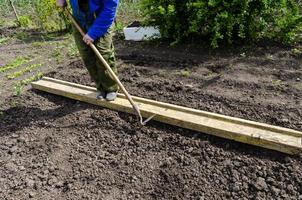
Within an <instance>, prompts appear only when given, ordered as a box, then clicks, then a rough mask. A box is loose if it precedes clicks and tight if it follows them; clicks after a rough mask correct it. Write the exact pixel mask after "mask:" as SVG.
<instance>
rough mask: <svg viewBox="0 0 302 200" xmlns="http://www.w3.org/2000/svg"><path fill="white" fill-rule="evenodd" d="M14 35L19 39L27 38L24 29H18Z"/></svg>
mask: <svg viewBox="0 0 302 200" xmlns="http://www.w3.org/2000/svg"><path fill="white" fill-rule="evenodd" d="M15 37H16V38H17V39H19V40H25V39H26V38H28V37H29V36H28V33H27V32H25V31H19V32H17V33H16V34H15Z"/></svg>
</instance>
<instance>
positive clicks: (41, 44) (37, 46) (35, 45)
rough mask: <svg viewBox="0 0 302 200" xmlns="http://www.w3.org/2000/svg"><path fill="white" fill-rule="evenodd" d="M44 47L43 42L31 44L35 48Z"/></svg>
mask: <svg viewBox="0 0 302 200" xmlns="http://www.w3.org/2000/svg"><path fill="white" fill-rule="evenodd" d="M43 45H44V43H43V42H33V43H32V46H33V47H35V48H41V47H42V46H43Z"/></svg>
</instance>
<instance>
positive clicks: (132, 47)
mask: <svg viewBox="0 0 302 200" xmlns="http://www.w3.org/2000/svg"><path fill="white" fill-rule="evenodd" d="M116 48H117V57H118V65H119V69H120V74H119V76H120V78H121V80H122V82H123V83H125V86H126V88H127V89H128V90H129V91H130V93H131V94H134V95H137V96H143V97H147V98H150V99H155V100H160V101H164V102H169V103H174V104H178V105H184V106H187V107H192V108H197V109H202V110H207V111H211V112H216V113H222V114H226V115H230V116H235V117H241V118H245V119H250V120H255V121H259V122H265V123H269V124H274V125H278V126H283V127H288V128H293V129H296V130H300V131H301V130H302V102H301V97H302V93H301V92H302V82H301V79H302V66H301V57H300V55H297V51H294V52H293V51H292V50H291V49H290V48H286V47H279V46H269V47H267V46H263V47H262V46H260V47H255V48H246V49H243V48H238V49H237V50H236V49H235V50H234V49H233V50H228V51H226V49H222V50H220V51H218V52H215V53H208V51H207V50H201V49H198V50H195V51H192V50H188V47H183V48H175V49H173V48H166V47H164V46H163V45H161V44H159V45H158V46H152V45H150V44H140V43H132V42H122V41H118V42H117V44H116ZM296 48H298V47H296ZM48 76H52V77H55V78H59V79H63V80H68V81H72V82H76V83H81V84H85V85H93V83H92V82H91V81H90V78H89V76H88V74H87V72H86V70H85V69H84V67H83V64H82V62H81V61H80V60H77V61H75V62H70V64H69V65H67V66H66V65H62V66H59V67H58V68H57V69H56V71H54V72H51V73H49V74H48ZM0 130H1V135H0V136H1V140H0V148H1V151H0V169H1V170H0V188H1V190H0V197H1V199H28V198H32V199H55V198H56V199H302V157H301V155H298V156H288V155H285V154H281V153H278V152H274V151H270V150H266V149H262V148H258V147H255V146H250V145H246V144H241V143H237V142H233V141H230V140H224V139H221V138H217V137H213V136H209V135H206V134H200V133H197V132H194V131H190V130H186V129H181V128H177V127H174V126H169V125H165V124H161V123H157V122H150V123H149V124H148V125H147V126H144V127H140V126H139V125H138V124H137V119H136V117H135V116H132V115H128V114H125V113H120V112H115V111H111V110H107V109H103V108H100V107H97V106H93V105H89V104H85V103H81V102H77V101H74V100H69V99H65V98H63V97H59V96H55V95H51V94H46V93H42V92H39V91H34V90H29V91H27V92H26V93H24V94H23V95H22V96H21V97H10V98H8V99H6V101H5V103H3V105H2V113H1V121H0Z"/></svg>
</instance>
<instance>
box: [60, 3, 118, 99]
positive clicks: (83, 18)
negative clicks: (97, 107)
mask: <svg viewBox="0 0 302 200" xmlns="http://www.w3.org/2000/svg"><path fill="white" fill-rule="evenodd" d="M57 5H58V6H59V7H61V8H64V7H66V0H57ZM70 5H71V8H72V13H73V16H74V18H75V20H76V21H77V22H78V23H79V24H80V26H81V27H82V28H83V30H84V32H85V33H86V35H85V36H84V37H82V36H81V34H80V33H79V32H78V31H77V30H76V28H75V27H73V35H74V38H75V42H76V45H77V47H78V49H79V52H80V54H81V57H82V59H83V61H84V64H85V66H86V68H87V70H88V72H89V74H90V76H91V78H92V79H93V81H94V82H95V84H96V88H97V90H98V93H97V98H98V99H101V100H104V99H106V100H107V101H113V100H114V99H115V98H116V97H117V90H118V85H117V84H116V82H115V81H114V80H113V79H112V78H111V76H110V74H109V72H108V71H107V70H106V68H105V66H103V65H102V63H101V61H100V60H99V59H98V58H97V57H96V56H95V54H94V52H93V51H92V50H91V49H90V47H89V46H88V45H89V44H90V43H94V44H95V46H96V48H97V49H98V50H99V51H100V53H101V54H102V56H103V57H104V59H105V60H106V61H107V62H108V64H109V65H110V67H111V68H112V70H113V71H114V72H115V73H117V68H116V64H115V55H114V47H113V43H112V34H113V28H112V24H113V21H114V18H115V14H116V9H117V5H118V0H70Z"/></svg>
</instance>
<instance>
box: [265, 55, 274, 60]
mask: <svg viewBox="0 0 302 200" xmlns="http://www.w3.org/2000/svg"><path fill="white" fill-rule="evenodd" d="M265 58H266V59H267V60H274V57H273V55H271V54H267V55H266V56H265Z"/></svg>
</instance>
